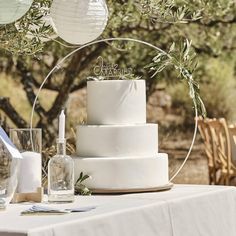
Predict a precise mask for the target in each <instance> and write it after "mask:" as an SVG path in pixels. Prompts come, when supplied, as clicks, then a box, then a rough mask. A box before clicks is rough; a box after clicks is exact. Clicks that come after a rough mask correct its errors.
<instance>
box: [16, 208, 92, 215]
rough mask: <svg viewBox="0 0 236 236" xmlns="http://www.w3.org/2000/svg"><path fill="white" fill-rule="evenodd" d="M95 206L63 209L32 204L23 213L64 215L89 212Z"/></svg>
mask: <svg viewBox="0 0 236 236" xmlns="http://www.w3.org/2000/svg"><path fill="white" fill-rule="evenodd" d="M95 208H96V207H95V206H90V207H77V208H71V209H65V210H61V209H56V208H51V207H44V206H32V207H30V208H29V209H28V210H25V211H22V212H21V215H64V214H68V213H72V212H87V211H91V210H93V209H95Z"/></svg>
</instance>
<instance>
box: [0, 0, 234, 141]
mask: <svg viewBox="0 0 236 236" xmlns="http://www.w3.org/2000/svg"><path fill="white" fill-rule="evenodd" d="M51 2H52V1H51V0H34V2H33V5H32V7H31V9H30V10H29V12H28V13H27V14H26V15H25V16H24V17H23V18H21V19H20V20H19V21H18V22H16V23H13V24H9V25H0V55H1V56H0V69H1V72H2V73H1V74H0V87H1V88H0V110H1V112H2V114H4V115H5V116H7V121H6V123H8V124H9V125H11V126H13V125H14V126H16V127H28V126H29V118H30V112H31V110H30V106H32V104H33V102H34V98H35V94H36V92H37V90H38V88H39V87H40V85H41V82H42V81H43V79H44V78H45V76H46V75H47V74H48V72H49V71H50V70H51V69H52V68H53V67H54V66H55V65H56V64H57V63H58V62H59V61H60V59H61V58H63V57H64V56H65V55H67V54H68V53H69V52H71V51H72V50H73V49H75V47H76V46H75V45H68V44H67V43H66V42H63V41H62V40H60V39H59V38H54V35H55V33H54V32H53V29H52V27H51V26H50V25H46V24H44V21H43V19H44V18H43V17H44V16H46V15H48V14H49V10H48V9H49V7H50V4H51ZM107 4H108V8H109V21H108V26H107V28H106V30H105V31H104V33H103V34H102V35H101V38H110V37H130V38H136V39H142V40H145V41H147V42H150V43H152V44H153V45H156V46H158V47H160V48H162V49H163V50H165V51H169V50H170V49H171V47H173V45H176V48H178V50H177V49H176V51H174V53H175V57H176V58H178V57H181V52H183V50H182V51H181V47H180V46H179V47H178V46H177V45H181V43H182V42H184V41H185V39H188V42H191V52H192V53H196V54H197V61H198V65H197V67H196V68H195V66H193V67H194V68H193V69H194V71H195V72H194V79H195V80H196V81H198V82H199V84H200V89H201V95H202V98H203V100H204V103H205V105H206V108H207V112H208V116H211V117H212V116H214V117H215V116H225V117H226V118H228V119H229V120H232V121H233V120H236V114H235V101H236V93H235V92H236V76H235V73H236V56H235V49H236V3H235V1H234V0H218V1H213V0H212V1H207V0H191V1H184V0H137V1H135V0H107ZM44 39H51V40H49V41H46V42H45V40H44ZM185 42H186V41H185ZM173 43H174V44H173ZM100 55H102V56H103V57H104V58H106V61H107V62H109V63H117V64H119V65H120V66H121V67H132V68H133V69H134V71H135V74H136V75H137V76H142V77H143V78H145V79H146V80H147V85H148V86H147V87H148V91H147V92H148V93H147V94H148V96H151V95H152V93H154V91H155V88H156V83H157V82H158V83H159V84H160V83H161V84H165V85H168V86H167V91H168V93H169V94H171V96H172V98H173V104H172V106H173V107H174V108H181V110H182V111H183V115H184V116H185V120H184V122H185V124H192V123H193V118H192V116H193V113H192V104H191V102H190V99H189V96H188V89H187V88H186V86H183V83H176V82H177V81H178V80H179V79H178V73H177V71H175V70H173V69H172V68H168V67H167V68H166V70H163V71H162V70H160V73H158V74H157V75H156V76H155V78H159V79H158V80H156V79H153V78H151V76H152V73H150V71H149V70H147V69H145V66H146V65H148V64H150V63H151V62H152V59H153V57H155V56H156V52H155V51H154V50H152V49H150V48H147V47H144V46H140V45H137V44H135V43H111V44H110V43H100V44H98V45H94V46H91V47H88V48H85V49H84V50H82V51H80V52H78V53H75V54H74V55H73V56H71V57H70V58H69V59H68V60H66V62H65V63H64V64H63V65H62V66H61V67H60V68H58V71H57V72H56V73H54V74H53V75H52V76H51V77H50V78H49V79H48V81H47V82H46V84H45V86H44V91H45V93H42V94H43V95H42V96H41V97H40V99H39V101H38V102H37V104H36V109H35V113H36V115H37V117H36V119H35V126H36V127H42V128H43V130H44V139H45V140H46V143H47V145H51V143H52V141H53V140H54V138H55V134H56V130H57V126H56V120H57V117H58V115H59V112H60V110H61V109H62V108H63V107H65V106H66V102H67V100H68V98H69V94H70V93H72V92H74V91H77V90H80V89H82V88H84V87H85V86H86V78H87V76H89V75H90V74H91V70H92V67H93V66H94V65H95V63H96V60H97V57H98V56H100ZM189 55H190V54H187V62H188V63H190V64H191V66H192V65H193V64H194V65H196V58H195V57H194V59H193V58H191V57H190V56H189ZM191 55H192V54H191ZM182 56H183V55H182ZM182 63H186V62H185V61H182ZM159 66H161V65H159ZM1 77H2V78H1ZM5 77H7V78H8V79H7V81H8V82H9V81H11V80H12V81H14V85H15V86H18V87H21V88H22V91H23V92H22V94H24V96H26V97H27V100H28V103H29V109H28V110H27V111H25V113H27V114H28V116H25V115H23V111H22V110H19V109H17V108H16V107H17V106H16V103H17V102H20V96H21V94H19V95H16V96H17V99H15V101H13V98H12V97H11V96H8V95H7V94H6V92H5V93H3V91H8V90H7V89H6V87H7V85H8V82H6V80H5V79H4V80H3V78H5ZM11 89H15V88H11ZM48 90H49V91H52V92H53V95H51V93H50V96H52V97H51V98H50V99H49V98H48V97H46V98H45V96H48V95H47V91H48ZM16 91H18V90H16ZM1 93H2V94H1ZM3 94H4V95H3ZM47 100H51V102H50V103H48V102H45V101H47Z"/></svg>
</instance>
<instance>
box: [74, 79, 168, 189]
mask: <svg viewBox="0 0 236 236" xmlns="http://www.w3.org/2000/svg"><path fill="white" fill-rule="evenodd" d="M87 121H88V122H87V125H79V126H78V127H77V150H76V152H77V157H76V158H75V159H74V160H75V179H77V178H78V176H79V174H80V172H84V173H86V174H88V175H90V176H91V178H90V179H88V180H87V182H86V185H87V186H88V187H89V188H90V189H92V190H95V191H96V192H104V191H114V192H123V191H132V192H135V191H145V190H152V189H155V188H158V187H160V186H165V185H167V184H168V182H169V178H168V155H167V154H165V153H158V126H157V124H148V123H146V86H145V80H103V81H89V82H88V83H87Z"/></svg>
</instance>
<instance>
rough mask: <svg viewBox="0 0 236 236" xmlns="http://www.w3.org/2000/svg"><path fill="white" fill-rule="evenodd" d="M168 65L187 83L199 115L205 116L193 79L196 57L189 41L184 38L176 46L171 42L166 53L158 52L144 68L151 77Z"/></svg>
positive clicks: (197, 86)
mask: <svg viewBox="0 0 236 236" xmlns="http://www.w3.org/2000/svg"><path fill="white" fill-rule="evenodd" d="M168 66H173V67H174V68H175V69H176V70H177V71H178V72H179V77H180V78H181V79H182V80H185V81H186V82H187V83H188V86H189V95H190V97H191V98H192V99H193V103H194V106H195V107H196V108H197V109H198V111H199V113H200V115H202V116H204V117H205V116H206V109H205V106H204V103H203V101H202V99H201V97H200V88H199V84H198V83H197V82H196V81H195V80H194V79H193V73H194V70H195V69H196V67H197V58H196V53H195V52H194V51H193V50H192V48H191V41H188V40H187V39H185V41H184V42H181V43H180V44H179V45H178V46H176V44H175V43H173V44H172V45H171V47H170V49H169V51H168V53H166V52H159V53H158V54H157V55H156V56H155V57H154V58H153V60H152V63H150V64H149V65H147V66H146V68H149V69H150V71H151V72H153V75H152V77H155V76H156V75H157V74H158V73H160V72H162V71H163V70H164V69H166V68H167V67H168ZM157 78H158V77H157Z"/></svg>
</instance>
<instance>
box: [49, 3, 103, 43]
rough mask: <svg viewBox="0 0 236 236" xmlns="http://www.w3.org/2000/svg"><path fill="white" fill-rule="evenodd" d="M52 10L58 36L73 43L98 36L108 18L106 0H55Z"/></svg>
mask: <svg viewBox="0 0 236 236" xmlns="http://www.w3.org/2000/svg"><path fill="white" fill-rule="evenodd" d="M50 12H51V17H52V20H53V23H54V27H55V30H56V32H57V34H58V36H59V37H61V38H62V39H63V40H65V41H66V42H68V43H71V44H85V43H88V42H91V41H93V40H94V39H96V38H98V37H99V36H100V35H101V34H102V32H103V30H104V29H105V27H106V24H107V20H108V9H107V5H106V2H105V0H54V1H53V3H52V6H51V11H50Z"/></svg>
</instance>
